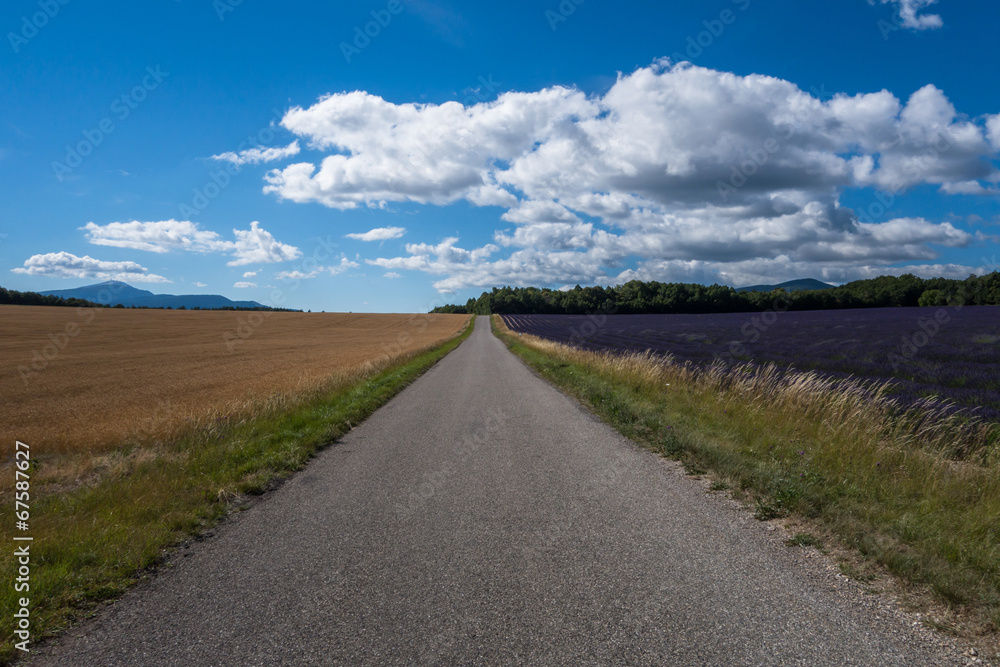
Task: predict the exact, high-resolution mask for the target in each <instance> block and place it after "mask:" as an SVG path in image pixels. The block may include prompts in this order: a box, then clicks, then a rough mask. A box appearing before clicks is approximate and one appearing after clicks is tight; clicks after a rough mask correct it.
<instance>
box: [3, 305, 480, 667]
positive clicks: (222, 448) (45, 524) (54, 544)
mask: <svg viewBox="0 0 1000 667" xmlns="http://www.w3.org/2000/svg"><path fill="white" fill-rule="evenodd" d="M473 324H474V319H473V320H470V322H469V324H468V325H467V326H466V328H465V330H464V331H463V332H462V333H461V334H459V335H458V336H457V337H455V338H452V339H451V340H449V341H448V342H446V343H444V344H443V345H440V346H437V347H435V348H431V349H425V350H419V351H415V352H413V353H412V354H409V355H405V356H402V357H399V358H397V359H394V360H392V361H388V362H386V363H384V364H383V365H382V366H379V367H368V368H367V369H365V370H360V371H358V372H357V373H355V374H353V375H348V376H343V377H338V378H336V379H334V380H332V381H331V382H330V383H329V384H328V385H327V386H325V387H323V388H321V389H316V390H314V391H312V392H309V393H308V394H305V395H297V396H294V397H284V398H283V399H282V400H276V401H274V402H273V403H272V405H271V406H270V407H269V408H267V409H263V410H261V411H260V412H258V414H256V415H253V416H242V417H240V418H237V419H226V418H219V419H218V420H217V421H216V423H215V424H213V425H211V426H200V427H198V428H197V429H194V430H192V431H190V432H188V433H186V434H183V435H182V436H179V437H177V438H176V439H173V440H171V441H168V442H160V443H155V444H151V445H146V446H142V445H137V446H135V447H132V448H129V449H127V450H122V451H120V452H117V453H116V456H117V457H118V458H119V459H120V463H121V464H120V465H117V466H110V467H109V471H108V472H107V474H105V475H104V476H103V477H102V478H101V479H99V480H96V481H93V482H92V483H89V484H86V485H84V486H81V487H79V488H75V489H73V490H71V491H69V492H66V493H60V492H58V491H57V490H56V491H53V492H49V493H45V491H44V489H43V490H42V494H43V495H41V496H38V495H37V492H33V493H32V496H33V497H32V503H31V505H32V509H31V530H30V535H31V536H32V537H33V538H34V541H33V542H31V547H30V551H31V575H30V577H31V578H30V591H29V592H27V593H24V592H15V591H14V587H13V585H11V586H7V587H4V589H3V592H2V594H0V613H2V617H3V618H7V619H13V617H14V613H15V610H16V606H15V605H16V604H17V602H18V600H19V598H21V597H28V598H29V599H30V601H31V603H30V610H31V617H30V621H31V638H32V645H34V644H36V643H37V642H38V641H39V640H40V639H43V638H45V637H50V636H52V635H55V634H58V633H59V632H60V631H62V630H64V629H65V628H66V627H67V626H69V625H70V624H71V623H73V622H74V621H77V620H79V619H80V618H82V617H84V616H86V615H87V614H89V613H91V612H92V611H93V609H94V608H95V607H96V606H97V605H98V604H99V603H100V602H102V601H105V600H108V599H110V598H114V597H117V596H118V595H121V594H122V593H123V592H125V591H126V590H127V589H128V588H129V587H130V586H132V585H134V584H135V583H136V582H137V581H138V580H139V579H140V578H141V577H142V576H143V574H144V573H145V572H147V571H148V569H149V568H150V567H152V566H155V565H156V564H157V563H158V562H160V561H161V559H162V558H163V557H164V555H165V553H166V552H167V551H168V550H169V548H170V547H171V546H173V545H176V544H179V543H180V542H182V541H184V540H185V539H187V538H190V537H192V536H196V535H198V534H200V533H202V532H204V531H205V530H206V529H207V528H209V527H210V526H212V525H213V524H215V523H216V522H217V521H218V520H219V519H220V518H222V517H223V516H224V515H225V514H226V513H227V512H229V511H231V510H232V509H234V508H238V507H239V506H240V504H241V499H242V498H244V497H245V496H246V495H247V494H249V495H254V494H261V493H263V492H264V491H266V490H268V489H269V488H272V487H273V486H274V485H275V484H276V483H277V482H279V481H280V480H281V479H283V478H286V477H288V476H289V475H290V474H292V473H293V472H294V471H296V470H298V469H300V468H302V467H303V466H304V465H305V464H306V462H307V461H308V460H309V459H310V458H311V457H312V456H314V455H315V454H316V452H317V451H318V450H320V449H322V448H324V447H326V446H327V445H330V444H332V443H333V442H335V441H336V440H337V438H339V437H340V436H342V435H343V434H344V433H346V432H347V431H349V430H350V429H351V428H352V427H353V426H354V425H357V424H358V423H360V422H361V421H363V420H364V419H365V418H367V417H368V416H369V415H371V414H372V413H373V412H374V411H375V410H376V409H378V408H379V407H381V406H382V405H384V404H385V403H386V402H387V401H388V400H389V399H391V398H392V397H393V396H395V395H396V394H397V393H399V392H400V391H401V390H402V389H403V388H405V387H406V386H407V385H409V384H410V383H411V382H413V381H414V380H415V379H416V378H417V377H419V376H420V375H421V374H422V373H423V372H425V371H426V370H428V369H429V368H430V367H431V366H433V365H434V364H435V363H437V362H438V361H439V360H440V359H441V358H443V357H444V356H445V355H446V354H448V353H449V352H451V351H452V350H453V349H455V348H456V347H457V346H458V345H459V344H460V343H461V342H462V341H463V340H465V339H466V338H467V337H468V336H469V335H470V334H471V333H472V326H473ZM42 465H43V466H44V465H45V464H44V463H43V464H42ZM12 476H13V475H12ZM8 514H11V513H8ZM4 525H5V531H4V532H5V534H8V535H9V534H11V533H12V532H13V525H12V520H11V519H10V518H8V519H5V520H4ZM0 568H2V569H3V570H4V571H5V572H15V571H16V568H17V563H16V561H15V558H14V557H13V548H7V549H5V550H4V552H3V554H0ZM12 629H13V628H12V625H10V624H9V625H7V627H6V628H5V630H4V636H5V641H4V644H3V647H2V649H0V665H7V664H11V663H12V662H13V661H14V660H15V659H16V658H17V657H18V654H19V653H20V651H18V650H16V649H15V648H14V635H13V634H12Z"/></svg>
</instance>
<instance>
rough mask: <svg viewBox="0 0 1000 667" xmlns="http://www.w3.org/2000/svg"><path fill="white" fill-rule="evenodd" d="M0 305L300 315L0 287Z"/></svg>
mask: <svg viewBox="0 0 1000 667" xmlns="http://www.w3.org/2000/svg"><path fill="white" fill-rule="evenodd" d="M0 305H13V306H68V307H77V308H129V309H132V310H136V309H138V310H238V311H244V310H249V311H258V310H267V311H273V312H283V313H301V312H302V311H301V310H296V309H294V308H272V307H270V306H220V307H218V308H200V307H198V306H192V307H191V308H188V307H186V306H178V307H177V308H173V307H172V306H123V305H121V304H116V305H114V306H109V305H107V304H103V303H96V302H94V301H87V300H86V299H76V298H71V299H67V298H64V297H61V296H53V295H51V294H39V293H38V292H18V291H15V290H9V289H5V288H3V287H0Z"/></svg>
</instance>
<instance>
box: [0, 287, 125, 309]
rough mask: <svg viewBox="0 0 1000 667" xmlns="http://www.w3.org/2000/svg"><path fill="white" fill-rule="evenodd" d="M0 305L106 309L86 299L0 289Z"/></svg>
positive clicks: (102, 305)
mask: <svg viewBox="0 0 1000 667" xmlns="http://www.w3.org/2000/svg"><path fill="white" fill-rule="evenodd" d="M0 304H9V305H14V306H76V307H83V308H107V307H108V306H105V305H104V304H100V303H94V302H92V301H87V300H86V299H64V298H62V297H60V296H51V295H45V294H39V293H38V292H16V291H14V290H9V289H4V288H3V287H0Z"/></svg>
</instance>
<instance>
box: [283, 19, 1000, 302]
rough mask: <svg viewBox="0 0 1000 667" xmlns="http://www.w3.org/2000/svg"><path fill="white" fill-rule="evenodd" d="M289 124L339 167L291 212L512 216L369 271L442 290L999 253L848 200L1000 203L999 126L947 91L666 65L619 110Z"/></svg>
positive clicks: (483, 110)
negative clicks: (852, 90)
mask: <svg viewBox="0 0 1000 667" xmlns="http://www.w3.org/2000/svg"><path fill="white" fill-rule="evenodd" d="M909 4H910V6H915V5H914V4H913V3H909ZM924 6H926V5H921V6H920V7H917V9H920V8H922V7H924ZM282 125H283V126H284V127H285V128H287V129H289V130H290V131H292V132H293V133H295V134H296V135H298V136H299V137H301V138H303V139H304V140H307V141H308V142H309V144H310V146H311V147H312V148H314V149H317V150H325V151H328V152H329V154H328V155H327V156H326V157H325V158H324V159H323V160H322V161H321V162H320V163H319V164H310V163H298V164H291V165H288V166H286V167H284V168H283V169H276V170H272V171H271V172H269V173H268V175H267V176H266V179H265V180H266V186H265V190H266V191H267V192H271V193H274V194H276V195H278V196H279V197H280V198H283V199H288V200H291V201H296V202H318V203H322V204H324V205H326V206H329V207H332V208H337V209H351V208H357V207H359V206H370V205H379V204H380V202H383V201H389V202H418V203H431V204H438V205H445V204H449V203H452V202H456V201H460V200H464V201H466V202H468V203H470V204H472V205H475V206H500V207H502V208H504V209H506V210H505V212H504V213H503V214H502V215H501V219H502V221H503V222H505V223H509V225H511V227H510V228H507V229H497V230H495V231H494V234H493V240H494V243H492V244H487V245H484V246H483V247H480V248H474V249H471V250H466V249H463V248H462V247H460V246H459V241H458V239H457V238H449V239H445V240H444V241H442V242H440V243H438V244H425V243H413V244H407V246H406V255H404V256H401V257H383V258H377V259H374V260H368V261H369V263H370V264H374V265H377V266H381V267H383V268H385V269H391V270H416V271H422V272H425V273H428V274H431V275H434V276H438V277H439V278H440V279H439V280H438V282H436V283H435V285H436V286H437V287H438V289H441V290H454V289H460V288H464V287H472V286H484V287H485V286H490V285H494V284H502V283H512V284H558V285H562V284H565V283H567V282H569V283H575V282H581V283H582V282H599V281H601V280H605V279H613V278H614V277H615V276H618V275H620V274H621V273H622V272H623V271H626V270H627V269H626V268H625V267H626V266H628V265H630V264H633V263H636V266H638V267H640V268H643V267H647V268H648V267H649V266H660V265H663V266H670V267H672V268H671V270H672V271H679V272H680V273H684V272H688V273H689V274H690V275H705V276H710V275H715V276H717V275H724V274H725V271H723V270H722V269H721V268H719V267H721V266H725V265H732V266H739V265H740V263H742V262H748V261H757V260H764V261H781V262H783V263H784V264H786V265H789V266H793V265H797V264H796V263H803V262H804V263H810V262H812V263H819V264H820V265H821V267H822V266H828V267H838V268H837V270H841V268H842V267H845V266H851V265H853V266H857V267H858V271H859V272H863V271H864V270H865V269H864V267H867V266H873V265H876V263H879V262H882V263H884V264H885V265H886V266H890V265H892V264H893V263H899V262H914V261H931V260H934V259H935V258H937V257H938V256H939V254H940V250H939V248H940V247H961V246H967V245H970V244H972V243H975V242H977V241H980V240H981V238H980V237H977V236H975V235H971V234H969V233H967V232H965V231H962V230H961V229H958V228H956V227H954V226H952V225H950V224H948V223H941V224H939V223H935V222H932V221H928V220H923V219H896V218H894V216H892V214H891V211H886V210H885V206H884V205H883V206H882V208H881V210H880V211H879V210H878V208H877V206H875V205H876V204H879V205H881V202H879V201H876V200H873V201H872V206H867V207H866V208H865V210H860V211H853V210H851V209H848V208H845V207H844V206H842V205H841V203H840V199H841V194H842V193H843V192H844V191H845V190H846V189H848V188H866V187H872V188H876V189H881V190H884V191H887V192H889V193H892V195H893V197H895V195H898V194H901V193H903V192H905V191H906V190H908V189H909V188H913V187H915V186H919V185H925V184H932V185H935V186H937V187H938V188H939V189H940V190H941V192H942V193H945V194H949V193H962V192H972V191H974V190H976V185H975V184H978V187H979V188H981V189H982V190H984V191H985V192H983V191H979V190H976V192H977V193H978V194H989V188H988V187H987V185H984V184H989V183H997V182H1000V172H998V170H997V168H996V166H995V160H996V159H997V158H998V151H1000V120H997V117H989V118H985V119H978V120H976V119H969V118H968V117H967V116H965V115H963V114H961V113H959V112H958V111H957V110H956V109H955V108H954V106H953V105H952V104H951V102H950V101H949V100H948V98H947V97H946V96H945V94H944V93H943V92H942V91H941V90H939V89H938V88H936V87H934V86H925V87H924V88H922V89H920V90H918V91H917V92H915V93H914V94H913V95H911V96H910V98H909V99H908V100H906V101H905V102H903V101H901V100H899V99H897V98H896V97H895V96H894V95H893V94H891V93H890V92H888V91H885V90H882V91H878V92H874V93H870V94H860V95H846V94H839V95H834V96H833V97H832V98H831V99H819V98H817V97H815V96H813V95H811V94H809V93H807V92H805V91H803V90H801V89H800V88H799V87H798V86H796V85H795V84H793V83H791V82H789V81H785V80H782V79H777V78H774V77H767V76H759V75H751V76H737V75H735V74H731V73H727V72H719V71H715V70H710V69H705V68H701V67H695V66H692V65H690V64H680V65H676V66H674V65H671V64H670V63H668V62H666V61H660V62H657V63H655V64H653V65H651V66H649V67H645V68H640V69H638V70H636V71H635V72H633V73H631V74H628V75H622V76H619V78H618V80H617V81H616V83H615V84H614V85H613V86H612V87H611V88H610V90H608V91H607V93H605V94H603V95H601V96H595V97H587V96H586V95H584V94H583V93H581V92H580V91H577V90H573V89H568V88H562V87H556V88H550V89H545V90H541V91H539V92H536V93H506V94H504V95H501V96H500V97H499V98H498V99H497V100H496V101H493V102H489V103H482V104H475V105H472V106H468V107H466V106H462V105H461V104H458V103H454V102H451V103H445V104H442V105H433V104H393V103H390V102H386V101H385V100H383V99H381V98H379V97H377V96H374V95H370V94H368V93H364V92H353V93H343V94H337V95H329V96H326V97H323V98H322V99H320V100H319V101H318V102H317V103H316V104H315V105H313V106H311V107H309V108H305V109H303V108H299V107H296V108H293V109H292V110H290V111H289V112H288V113H287V114H286V116H285V118H284V119H283V120H282ZM872 211H875V212H874V213H873V212H872ZM883 219H884V220H885V221H882V220H883ZM388 229H392V228H388ZM381 233H383V230H381V229H380V230H372V231H371V232H367V233H365V234H353V235H348V236H349V237H351V238H362V237H365V236H366V235H368V234H371V235H372V237H371V239H370V240H380V237H379V236H378V234H381ZM362 240H368V239H364V238H362ZM504 253H505V254H504ZM713 262H714V263H716V264H718V266H716V264H713ZM706 267H708V268H706ZM635 270H639V269H635ZM831 270H833V269H832V268H831ZM720 271H721V273H720Z"/></svg>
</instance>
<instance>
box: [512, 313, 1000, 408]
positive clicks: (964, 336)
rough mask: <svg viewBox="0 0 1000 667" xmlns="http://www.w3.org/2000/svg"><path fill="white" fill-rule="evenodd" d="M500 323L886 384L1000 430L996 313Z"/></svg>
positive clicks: (598, 343)
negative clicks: (940, 401) (996, 424)
mask: <svg viewBox="0 0 1000 667" xmlns="http://www.w3.org/2000/svg"><path fill="white" fill-rule="evenodd" d="M503 318H504V321H505V322H506V323H507V326H508V327H510V328H511V329H512V330H513V331H516V332H520V333H528V334H534V335H536V336H540V337H542V338H547V339H549V340H554V341H558V342H561V343H567V344H570V345H573V346H575V347H581V348H585V349H589V350H622V351H640V352H641V351H645V350H651V351H653V352H656V353H669V354H672V355H674V357H675V358H676V360H677V361H679V362H682V363H683V362H685V361H690V362H692V363H694V364H698V365H709V364H711V363H713V362H714V361H715V360H717V359H721V360H723V361H725V362H727V363H743V362H750V363H753V364H759V365H763V364H767V363H774V364H777V365H778V366H780V367H783V368H794V369H797V370H815V371H817V372H819V373H821V374H823V375H825V376H828V377H835V378H844V377H849V376H853V377H855V378H860V379H863V380H870V381H876V382H878V381H886V380H891V381H893V382H894V383H895V384H894V387H893V390H892V392H891V393H892V394H893V395H894V397H896V398H898V399H899V400H900V401H901V402H902V403H903V404H909V403H912V402H916V401H918V400H920V399H924V398H929V397H932V396H937V397H939V398H941V399H944V400H946V401H950V402H952V403H954V405H955V406H956V407H959V408H966V409H970V410H972V411H973V413H974V414H978V415H979V416H981V417H983V418H984V419H988V420H991V421H998V422H1000V307H995V306H967V307H964V308H873V309H864V310H825V311H804V312H783V313H782V312H774V311H769V312H765V313H726V314H718V315H603V314H595V315H504V316H503Z"/></svg>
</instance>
